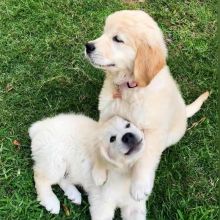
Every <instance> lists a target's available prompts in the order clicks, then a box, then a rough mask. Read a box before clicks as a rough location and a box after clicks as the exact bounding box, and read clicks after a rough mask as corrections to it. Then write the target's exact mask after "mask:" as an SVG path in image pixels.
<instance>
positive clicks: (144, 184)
mask: <svg viewBox="0 0 220 220" xmlns="http://www.w3.org/2000/svg"><path fill="white" fill-rule="evenodd" d="M165 137H166V136H165V135H164V133H163V132H145V140H146V144H145V149H144V154H143V156H142V158H140V160H139V161H138V162H137V163H136V164H135V166H134V168H133V170H132V182H131V195H132V197H133V198H134V199H135V200H137V201H139V200H143V199H147V198H148V197H149V195H150V194H151V191H152V189H153V185H154V178H155V172H156V169H157V166H158V164H159V162H160V157H161V154H162V152H163V150H164V149H165V148H166V144H165V143H166V142H165V140H166V139H165Z"/></svg>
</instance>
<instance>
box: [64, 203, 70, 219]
mask: <svg viewBox="0 0 220 220" xmlns="http://www.w3.org/2000/svg"><path fill="white" fill-rule="evenodd" d="M62 206H63V210H64V213H65V215H66V216H70V210H69V208H68V207H67V206H66V205H65V204H62Z"/></svg>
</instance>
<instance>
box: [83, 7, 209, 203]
mask: <svg viewBox="0 0 220 220" xmlns="http://www.w3.org/2000/svg"><path fill="white" fill-rule="evenodd" d="M85 51H86V56H87V57H88V59H89V61H90V62H91V63H92V65H94V66H95V67H97V68H101V69H103V70H105V73H106V78H105V80H104V84H103V87H102V90H101V93H100V96H99V111H100V120H101V121H106V120H108V119H109V118H111V117H112V116H114V115H118V116H121V117H123V118H126V119H128V120H129V121H131V122H133V123H134V124H135V125H136V126H138V127H139V128H140V129H143V130H144V133H145V139H146V140H147V145H146V146H145V152H144V154H143V157H141V159H140V160H139V161H138V162H137V163H136V164H135V166H134V169H133V172H132V184H131V194H132V196H133V198H134V199H136V200H141V199H145V198H147V197H148V196H149V195H150V194H151V191H152V188H153V185H154V177H155V171H156V169H157V166H158V164H159V161H160V157H161V154H162V152H163V151H164V150H165V149H166V148H167V147H169V146H171V145H173V144H175V143H177V142H178V141H179V140H180V139H181V138H182V137H183V135H184V134H185V131H186V127H187V118H189V117H191V116H192V115H194V114H195V113H196V112H197V111H199V109H200V107H201V105H202V103H203V102H204V101H205V100H206V99H207V98H208V95H209V93H208V92H206V93H204V94H202V95H201V96H200V97H199V98H198V99H197V100H196V101H195V102H193V103H192V104H190V105H188V106H187V105H186V104H185V102H184V100H183V98H182V96H181V93H180V91H179V88H178V86H177V84H176V82H175V81H174V79H173V77H172V75H171V73H170V70H169V67H168V66H167V63H166V58H167V47H166V44H165V40H164V37H163V34H162V32H161V30H160V28H159V26H158V24H157V23H156V22H155V21H154V20H153V18H152V17H150V16H149V15H148V14H147V13H145V12H144V11H139V10H123V11H118V12H115V13H113V14H111V15H109V16H108V18H107V19H106V22H105V27H104V32H103V34H102V35H101V36H100V37H99V38H97V39H95V40H93V41H90V42H88V43H87V44H86V48H85ZM96 170H99V173H100V178H99V179H101V176H102V177H103V176H104V175H103V173H104V172H105V171H104V170H105V167H104V166H102V164H96ZM104 180H105V178H103V181H102V182H104ZM100 182H101V181H100Z"/></svg>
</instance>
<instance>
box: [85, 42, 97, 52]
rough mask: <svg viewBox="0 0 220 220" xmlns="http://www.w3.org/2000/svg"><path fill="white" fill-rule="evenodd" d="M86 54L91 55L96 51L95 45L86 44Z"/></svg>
mask: <svg viewBox="0 0 220 220" xmlns="http://www.w3.org/2000/svg"><path fill="white" fill-rule="evenodd" d="M85 46H86V53H87V54H90V53H91V52H92V51H94V50H95V45H94V44H93V43H86V45H85Z"/></svg>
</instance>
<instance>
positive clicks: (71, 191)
mask: <svg viewBox="0 0 220 220" xmlns="http://www.w3.org/2000/svg"><path fill="white" fill-rule="evenodd" d="M65 195H66V196H67V197H68V199H69V200H71V201H72V202H73V203H75V204H77V205H80V204H81V202H82V196H81V193H80V192H79V191H78V190H77V188H76V187H75V186H69V187H68V189H67V190H65Z"/></svg>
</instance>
